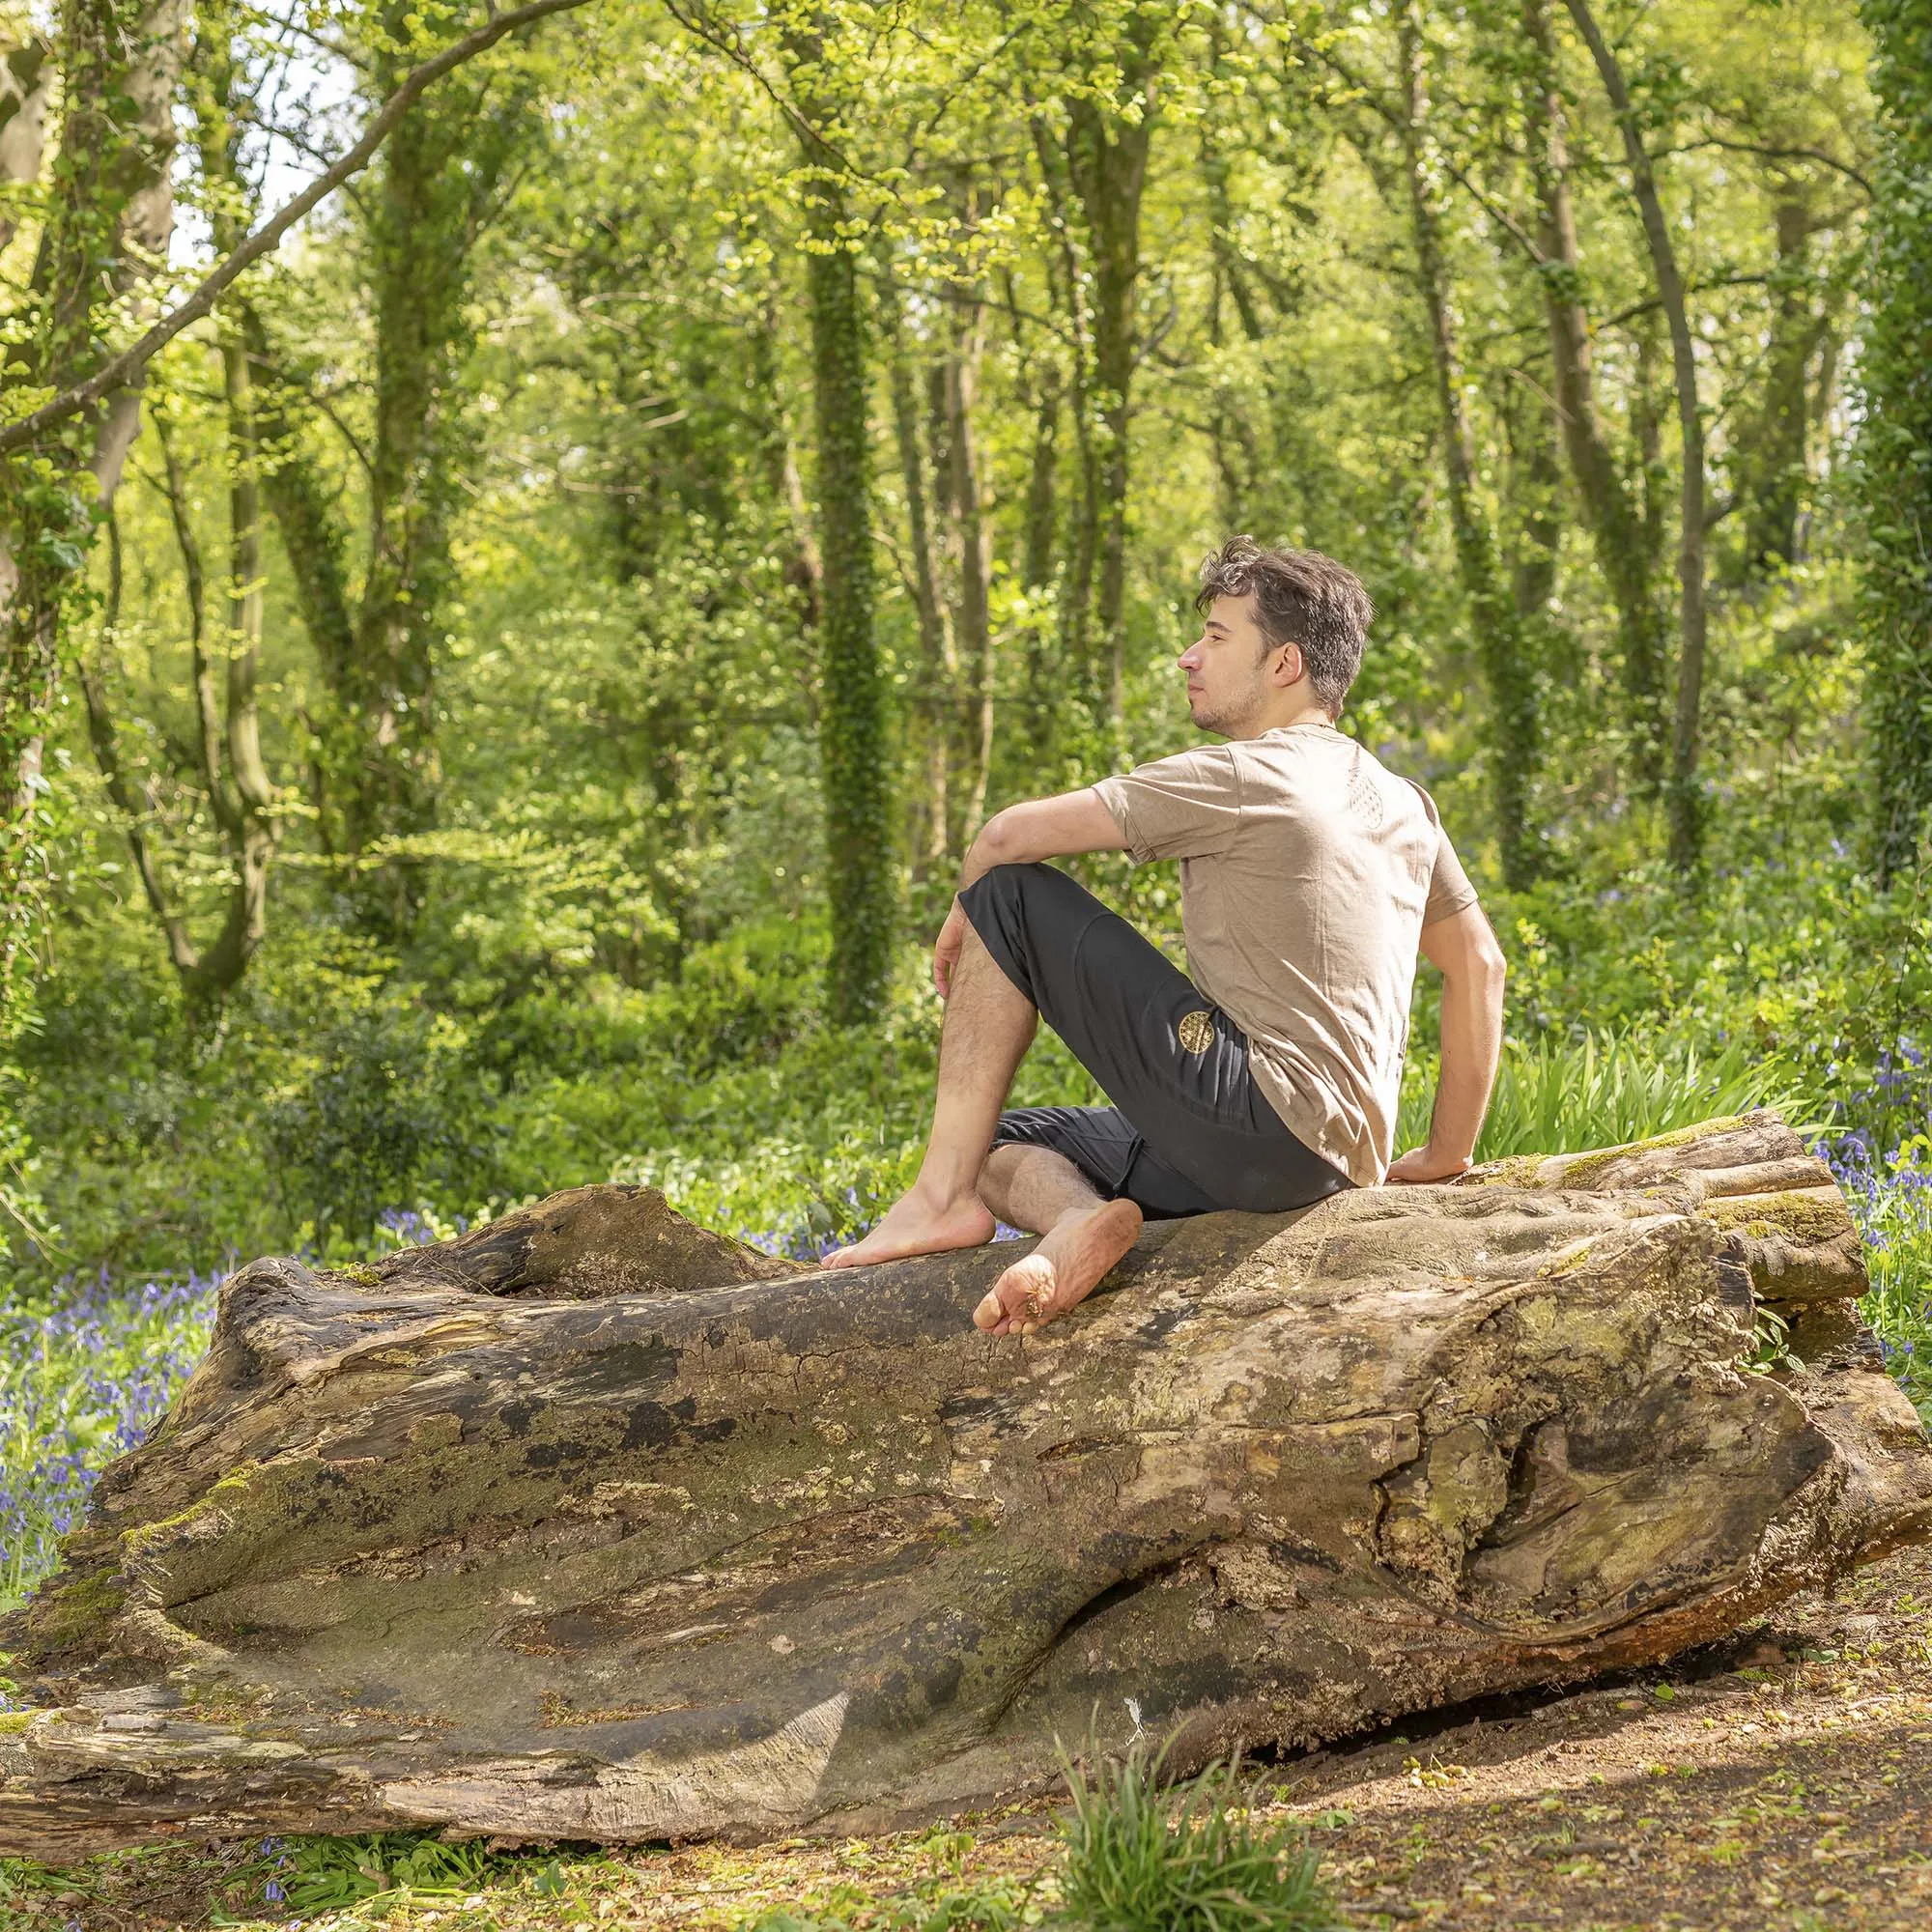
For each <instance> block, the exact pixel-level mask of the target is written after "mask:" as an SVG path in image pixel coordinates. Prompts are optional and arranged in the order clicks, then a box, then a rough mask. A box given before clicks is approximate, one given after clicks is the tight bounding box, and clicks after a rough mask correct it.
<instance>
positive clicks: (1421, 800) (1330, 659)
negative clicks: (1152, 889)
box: [826, 537, 1503, 1335]
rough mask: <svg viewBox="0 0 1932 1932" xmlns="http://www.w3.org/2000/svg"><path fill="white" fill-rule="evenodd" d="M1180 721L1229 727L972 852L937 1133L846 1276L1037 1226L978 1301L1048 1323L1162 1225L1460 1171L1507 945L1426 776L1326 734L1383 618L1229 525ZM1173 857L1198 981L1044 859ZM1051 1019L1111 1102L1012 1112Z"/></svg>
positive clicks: (1302, 1203)
mask: <svg viewBox="0 0 1932 1932" xmlns="http://www.w3.org/2000/svg"><path fill="white" fill-rule="evenodd" d="M1195 608H1196V609H1197V610H1198V611H1202V612H1203V613H1204V615H1205V616H1206V619H1207V622H1206V624H1205V626H1204V628H1203V631H1202V635H1201V637H1200V639H1198V640H1197V641H1196V642H1195V643H1194V644H1193V645H1191V646H1190V647H1189V648H1188V649H1187V650H1186V651H1184V652H1183V653H1182V654H1181V656H1180V660H1179V664H1180V668H1181V669H1182V671H1184V672H1185V673H1186V677H1187V702H1188V709H1189V710H1190V711H1191V713H1192V714H1193V718H1194V722H1195V724H1196V725H1199V726H1200V727H1201V728H1202V729H1203V730H1204V731H1210V732H1213V733H1215V734H1217V735H1218V736H1220V737H1221V738H1223V739H1225V740H1226V741H1227V742H1226V743H1224V744H1221V745H1215V746H1203V747H1201V748H1200V749H1198V750H1195V751H1191V752H1182V753H1179V754H1177V755H1176V756H1174V757H1171V758H1159V759H1156V760H1155V761H1154V762H1152V763H1151V764H1146V765H1142V766H1139V767H1138V768H1137V769H1136V770H1134V771H1132V772H1129V773H1127V774H1126V775H1125V776H1124V777H1121V778H1110V779H1103V780H1102V781H1100V782H1099V783H1098V784H1096V785H1090V786H1089V787H1087V788H1086V789H1085V790H1083V791H1075V792H1067V793H1065V794H1064V795H1063V796H1061V797H1058V798H1046V799H1036V800H1034V801H1032V802H1031V803H1029V804H1025V805H1016V806H1011V807H1009V808H1008V810H1005V811H1002V812H999V813H998V814H996V815H995V816H994V817H993V818H991V819H990V820H988V821H987V823H986V825H985V827H984V829H983V830H982V831H981V832H980V836H979V838H976V839H975V840H974V842H973V848H972V850H971V851H970V852H969V853H968V854H967V857H966V867H965V874H964V878H963V880H962V882H961V885H960V890H959V895H958V897H957V898H956V899H955V900H954V901H953V904H952V911H951V912H950V913H949V914H948V915H947V919H946V923H945V926H944V928H943V929H942V930H941V932H940V935H939V940H938V943H937V945H936V946H935V947H934V949H933V977H934V979H935V980H936V981H937V983H938V986H939V991H940V995H941V997H942V998H943V999H945V1001H946V1002H947V1009H946V1025H945V1029H944V1031H943V1033H942V1035H941V1039H940V1049H939V1093H938V1098H937V1101H936V1103H935V1105H934V1109H933V1119H932V1134H931V1138H930V1140H929V1141H928V1143H927V1146H926V1151H925V1157H924V1159H923V1162H922V1163H921V1166H920V1171H919V1178H918V1179H917V1180H916V1181H915V1182H914V1183H913V1186H912V1189H911V1191H910V1192H909V1193H908V1194H906V1196H905V1197H904V1198H903V1199H902V1200H901V1201H899V1202H898V1203H897V1204H896V1205H895V1207H894V1208H893V1209H892V1211H891V1212H890V1213H888V1214H887V1216H886V1217H885V1219H884V1220H883V1221H881V1222H880V1223H879V1225H878V1226H877V1227H876V1228H875V1229H874V1230H873V1231H872V1232H871V1233H870V1234H869V1235H867V1236H866V1237H865V1238H864V1239H863V1240H861V1241H859V1242H858V1243H856V1244H855V1245H854V1246H852V1247H849V1248H843V1249H840V1250H838V1252H836V1253H834V1254H833V1255H831V1256H829V1257H828V1258H827V1261H826V1266H828V1267H857V1266H861V1265H864V1264H867V1263H871V1262H882V1261H892V1260H895V1259H896V1258H898V1257H901V1256H905V1255H922V1254H932V1253H936V1252H938V1251H940V1250H942V1249H947V1248H966V1247H977V1246H979V1245H980V1243H981V1242H984V1241H988V1240H990V1239H991V1238H992V1236H993V1232H994V1227H995V1221H996V1219H997V1220H1003V1221H1007V1222H1009V1223H1010V1224H1012V1225H1013V1226H1015V1227H1020V1228H1027V1229H1030V1230H1032V1231H1033V1232H1035V1233H1036V1234H1038V1235H1040V1236H1043V1238H1042V1239H1041V1241H1040V1243H1039V1245H1038V1247H1037V1248H1036V1249H1035V1250H1034V1252H1033V1253H1032V1254H1031V1255H1029V1256H1028V1257H1026V1258H1025V1259H1024V1260H1022V1261H1019V1262H1016V1263H1014V1264H1013V1265H1012V1266H1011V1267H1009V1268H1008V1269H1007V1271H1006V1272H1005V1273H1004V1274H1003V1275H1002V1276H1001V1277H1000V1279H999V1280H998V1282H996V1283H995V1284H994V1286H993V1288H992V1289H991V1291H990V1292H989V1293H987V1294H986V1296H985V1298H984V1299H983V1300H982V1301H981V1302H980V1306H979V1308H978V1309H977V1310H975V1312H974V1317H973V1319H974V1321H976V1322H977V1323H978V1324H979V1325H980V1327H981V1328H984V1329H986V1330H988V1331H989V1332H991V1333H993V1334H996V1335H1006V1334H1013V1333H1018V1334H1022V1335H1025V1334H1031V1333H1032V1332H1033V1331H1034V1329H1036V1328H1037V1326H1038V1325H1039V1324H1040V1323H1041V1322H1043V1321H1052V1320H1053V1319H1054V1318H1055V1317H1056V1316H1060V1315H1065V1313H1066V1311H1067V1310H1068V1309H1069V1308H1071V1307H1073V1306H1074V1304H1075V1303H1077V1302H1078V1301H1080V1300H1081V1299H1082V1298H1083V1297H1084V1296H1085V1295H1086V1294H1087V1293H1089V1292H1090V1291H1091V1290H1092V1289H1093V1288H1094V1285H1095V1284H1096V1283H1097V1282H1098V1281H1099V1280H1100V1278H1101V1277H1102V1276H1103V1275H1104V1274H1105V1273H1106V1272H1107V1270H1108V1269H1109V1268H1110V1267H1112V1266H1113V1265H1114V1264H1115V1263H1116V1262H1117V1261H1119V1260H1120V1259H1121V1257H1122V1255H1123V1254H1125V1253H1126V1251H1127V1250H1128V1248H1130V1247H1131V1246H1132V1245H1133V1242H1134V1238H1135V1236H1137V1235H1138V1234H1139V1233H1140V1229H1141V1223H1142V1219H1143V1217H1144V1216H1145V1215H1149V1214H1151V1215H1155V1216H1171V1215H1179V1214H1200V1213H1207V1212H1210V1211H1211V1210H1213V1209H1215V1208H1248V1209H1253V1210H1257V1211H1264V1212H1283V1211H1286V1210H1287V1209H1289V1208H1302V1207H1306V1206H1308V1205H1309V1204H1310V1203H1312V1202H1316V1201H1319V1200H1321V1199H1322V1198H1323V1197H1324V1196H1326V1195H1329V1194H1333V1193H1335V1192H1337V1191H1338V1190H1340V1189H1342V1188H1345V1187H1351V1186H1354V1187H1373V1186H1376V1185H1377V1184H1378V1183H1379V1182H1380V1181H1381V1180H1382V1179H1384V1178H1386V1179H1390V1180H1398V1181H1429V1180H1443V1179H1449V1178H1451V1177H1453V1176H1455V1175H1458V1174H1461V1173H1463V1170H1464V1169H1466V1168H1467V1167H1468V1165H1469V1161H1470V1157H1471V1154H1472V1152H1473V1150H1474V1148H1475V1145H1476V1134H1477V1131H1478V1130H1479V1128H1480V1127H1481V1125H1482V1122H1483V1114H1484V1111H1485V1109H1486V1108H1487V1107H1488V1105H1489V1096H1490V1086H1491V1083H1492V1080H1493V1079H1494V1077H1495V1067H1496V1056H1497V1053H1498V1051H1499V1049H1500V1046H1501V1040H1502V996H1503V958H1502V953H1501V952H1500V951H1499V950H1498V948H1497V946H1496V942H1495V939H1494V936H1493V935H1492V932H1491V930H1490V926H1489V923H1488V921H1487V920H1485V919H1484V917H1483V914H1482V911H1481V909H1480V908H1479V907H1478V906H1477V904H1476V895H1475V891H1474V889H1473V888H1472V887H1471V886H1470V884H1469V881H1468V879H1467V877H1466V876H1465V875H1464V873H1463V868H1462V867H1461V865H1459V864H1458V863H1457V859H1456V854H1455V852H1454V850H1453V849H1452V847H1451V846H1450V843H1449V840H1448V838H1447V837H1446V835H1445V834H1444V833H1443V831H1442V828H1441V825H1440V823H1439V821H1438V820H1437V818H1436V814H1435V805H1434V803H1433V802H1432V801H1431V799H1430V797H1429V795H1428V794H1427V793H1426V792H1425V791H1423V790H1422V788H1421V787H1420V786H1419V785H1416V784H1413V783H1411V782H1409V781H1406V780H1403V779H1400V778H1397V777H1395V776H1393V775H1392V774H1391V773H1389V772H1387V771H1385V770H1384V769H1383V768H1382V766H1381V765H1380V764H1378V762H1377V760H1376V759H1375V758H1374V757H1372V756H1371V755H1370V754H1369V753H1368V752H1367V751H1365V750H1364V749H1363V748H1362V747H1361V746H1360V745H1358V744H1357V743H1355V741H1354V740H1353V739H1351V738H1349V737H1347V736H1345V735H1344V734H1343V733H1342V732H1340V731H1338V730H1337V729H1336V728H1335V720H1336V718H1337V717H1338V716H1339V715H1340V713H1341V709H1342V701H1343V698H1344V697H1345V696H1347V694H1348V690H1349V686H1350V683H1352V682H1353V680H1354V676H1355V673H1356V671H1357V670H1358V669H1359V668H1360V667H1361V661H1362V647H1363V644H1364V642H1365V640H1366V638H1367V634H1368V627H1369V620H1370V618H1371V617H1372V616H1373V615H1374V611H1373V607H1372V606H1371V605H1370V603H1369V599H1368V595H1367V593H1366V592H1365V591H1364V590H1363V588H1362V586H1361V584H1360V583H1359V582H1357V581H1356V579H1355V578H1354V577H1353V576H1352V575H1351V574H1350V572H1349V571H1347V570H1345V569H1343V568H1342V566H1341V565H1340V564H1338V563H1336V562H1334V561H1333V560H1332V559H1331V558H1329V557H1325V556H1322V555H1321V554H1318V553H1316V552H1313V551H1291V550H1264V549H1262V548H1260V547H1259V546H1258V545H1256V544H1255V543H1254V541H1253V540H1252V539H1251V538H1248V537H1236V538H1234V539H1232V540H1231V541H1230V542H1229V543H1227V544H1226V545H1225V546H1223V548H1222V549H1221V551H1220V552H1219V554H1216V555H1214V556H1210V557H1208V559H1207V561H1206V562H1205V563H1204V564H1203V565H1202V570H1201V590H1200V594H1199V596H1197V598H1196V599H1195ZM1122 848H1124V849H1125V850H1127V851H1128V852H1130V853H1132V855H1133V857H1134V859H1135V860H1136V862H1138V863H1140V864H1143V865H1145V864H1147V863H1149V862H1150V861H1152V860H1156V859H1179V861H1180V890H1181V927H1182V931H1183V934H1184V936H1185V938H1186V942H1187V957H1188V966H1189V969H1190V972H1191V974H1192V976H1193V977H1192V978H1191V979H1190V978H1189V977H1188V976H1187V975H1184V974H1182V973H1180V972H1179V971H1177V970H1176V968H1175V967H1174V966H1172V965H1171V964H1170V963H1169V962H1168V961H1167V960H1166V959H1165V958H1164V957H1163V956H1162V954H1161V953H1160V952H1158V951H1156V949H1155V948H1154V947H1152V946H1151V945H1150V944H1149V943H1148V941H1147V940H1145V939H1143V938H1142V937H1141V936H1140V934H1139V933H1137V932H1135V931H1134V929H1133V928H1132V927H1131V926H1130V925H1128V924H1127V923H1126V922H1125V921H1124V920H1122V919H1121V918H1120V917H1119V916H1118V915H1117V914H1114V913H1111V912H1109V911H1108V910H1107V909H1106V907H1104V906H1103V905H1101V904H1100V902H1099V901H1098V900H1097V899H1095V898H1094V896H1093V895H1091V894H1089V893H1088V892H1086V891H1085V890H1084V889H1083V888H1082V887H1080V886H1079V885H1077V884H1075V883H1074V881H1073V880H1071V879H1070V878H1068V877H1067V876H1066V875H1065V873H1062V872H1058V871H1055V870H1053V869H1052V868H1051V867H1047V866H1044V865H1041V864H1039V863H1038V862H1039V861H1041V860H1044V859H1051V858H1059V857H1064V856H1067V855H1070V854H1073V853H1077V852H1102V851H1117V850H1120V849H1122ZM1418 945H1419V946H1420V949H1421V951H1422V952H1424V953H1425V954H1426V955H1427V956H1428V957H1429V959H1430V960H1431V961H1432V962H1433V963H1434V964H1435V966H1437V967H1439V968H1440V969H1441V973H1442V1065H1441V1075H1440V1078H1439V1080H1438V1082H1437V1085H1436V1092H1435V1111H1434V1114H1433V1117H1432V1119H1431V1122H1430V1132H1429V1143H1428V1145H1427V1146H1426V1147H1422V1148H1418V1149H1415V1150H1414V1151H1411V1152H1408V1153H1406V1154H1404V1155H1403V1157H1402V1158H1401V1159H1400V1160H1398V1161H1397V1162H1396V1163H1395V1164H1394V1166H1393V1167H1391V1166H1389V1164H1388V1162H1389V1153H1390V1147H1391V1141H1392V1137H1393V1133H1394V1123H1395V1113H1396V1102H1397V1093H1398V1089H1399V1088H1400V1085H1401V1081H1402V1063H1403V1054H1404V1051H1405V1049H1406V1046H1407V1041H1408V1006H1409V994H1410V991H1411V988H1412V986H1413V982H1414V978H1415V958H1416V951H1417V947H1418ZM1041 1015H1044V1016H1045V1019H1046V1022H1047V1024H1048V1025H1049V1026H1050V1027H1052V1028H1053V1030H1054V1031H1055V1032H1056V1033H1057V1034H1059V1035H1060V1037H1062V1038H1063V1039H1064V1040H1065V1042H1066V1044H1067V1045H1068V1046H1069V1047H1070V1048H1071V1049H1072V1051H1073V1053H1074V1055H1075V1056H1076V1058H1078V1060H1079V1061H1080V1063H1081V1065H1084V1066H1085V1067H1086V1068H1087V1070H1088V1071H1089V1072H1090V1073H1092V1074H1093V1076H1094V1079H1095V1080H1096V1081H1097V1082H1098V1083H1099V1085H1100V1087H1101V1089H1102V1090H1103V1091H1104V1092H1105V1093H1106V1094H1107V1095H1108V1097H1109V1098H1110V1099H1111V1100H1112V1101H1113V1102H1114V1105H1113V1106H1112V1107H1097V1108H1096V1107H1033V1108H1023V1109H1020V1110H1019V1111H1017V1112H1013V1113H1002V1112H1001V1109H1002V1107H1003V1106H1004V1105H1005V1102H1006V1097H1007V1091H1008V1089H1009V1087H1010V1085H1011V1084H1012V1078H1013V1074H1014V1072H1015V1071H1016V1069H1017V1068H1018V1066H1019V1063H1020V1061H1021V1059H1022V1057H1023V1056H1024V1055H1025V1053H1026V1050H1027V1047H1028V1045H1029V1044H1030V1043H1031V1042H1032V1039H1033V1036H1034V1031H1035V1028H1036V1026H1037V1022H1038V1020H1039V1018H1040V1016H1041Z"/></svg>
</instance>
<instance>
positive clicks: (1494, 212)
mask: <svg viewBox="0 0 1932 1932" xmlns="http://www.w3.org/2000/svg"><path fill="white" fill-rule="evenodd" d="M1293 38H1294V45H1295V48H1296V50H1297V51H1298V52H1300V53H1303V54H1305V55H1306V56H1307V57H1308V58H1309V59H1310V60H1317V61H1320V62H1321V64H1322V66H1323V67H1325V68H1328V69H1329V70H1330V71H1333V72H1334V73H1335V74H1337V75H1338V76H1339V77H1340V78H1341V79H1342V80H1343V81H1344V82H1346V83H1347V85H1348V86H1349V87H1350V88H1351V89H1352V90H1353V91H1354V92H1355V93H1356V94H1358V95H1360V96H1361V98H1362V99H1363V100H1364V101H1366V102H1367V104H1368V105H1369V106H1370V107H1372V108H1373V109H1374V110H1375V111H1376V113H1377V114H1378V115H1379V116H1380V117H1381V118H1382V120H1384V121H1385V122H1387V123H1388V125H1389V126H1390V127H1391V128H1394V129H1396V130H1397V132H1400V131H1401V128H1402V121H1401V118H1400V116H1398V115H1397V113H1396V111H1395V109H1394V108H1393V107H1391V106H1390V105H1389V104H1388V102H1387V101H1386V100H1384V99H1382V98H1381V97H1380V96H1379V95H1378V93H1377V92H1376V90H1375V89H1374V88H1373V87H1371V86H1370V85H1369V84H1368V83H1367V82H1366V81H1364V80H1360V79H1358V78H1357V77H1356V76H1355V75H1354V74H1353V73H1352V72H1350V70H1349V67H1348V65H1347V63H1346V62H1344V61H1343V60H1342V59H1341V57H1340V56H1339V55H1337V54H1334V53H1331V52H1330V51H1329V50H1328V49H1327V48H1326V47H1319V46H1317V45H1316V44H1315V43H1314V42H1313V41H1307V40H1303V39H1302V37H1301V36H1300V35H1299V34H1296V35H1295V36H1294V37H1293ZM1436 158H1437V160H1439V161H1440V162H1441V163H1442V169H1443V172H1444V173H1445V174H1447V175H1448V177H1449V178H1450V180H1451V181H1453V182H1454V183H1455V184H1456V185H1457V186H1458V187H1460V188H1461V189H1462V190H1463V193H1464V194H1466V195H1467V196H1468V197H1469V199H1470V200H1471V201H1473V202H1474V203H1475V204H1476V206H1477V207H1478V208H1480V209H1481V210H1482V211H1483V213H1485V214H1487V215H1488V216H1489V217H1490V219H1491V220H1492V221H1493V222H1494V223H1495V224H1496V226H1497V227H1498V228H1500V229H1501V230H1502V231H1503V233H1504V234H1505V235H1507V236H1508V237H1509V238H1510V240H1511V241H1514V242H1515V243H1516V244H1517V246H1518V247H1519V248H1520V249H1521V250H1522V251H1523V253H1524V254H1526V255H1527V256H1528V257H1529V259H1530V260H1531V261H1532V262H1533V263H1534V264H1535V265H1536V266H1537V267H1538V268H1541V267H1542V266H1543V250H1542V249H1540V248H1539V247H1538V246H1537V245H1536V242H1535V240H1534V238H1532V237H1531V235H1530V234H1529V232H1528V231H1527V230H1526V229H1525V228H1523V226H1522V225H1521V223H1520V222H1519V221H1517V220H1516V219H1515V217H1514V216H1513V215H1511V213H1509V211H1508V210H1507V209H1505V208H1501V207H1499V206H1497V204H1496V203H1495V202H1493V201H1492V200H1491V199H1490V197H1489V196H1488V195H1486V194H1485V193H1484V192H1483V190H1482V189H1481V188H1479V187H1478V186H1477V185H1476V184H1475V183H1474V182H1472V181H1471V180H1470V179H1469V177H1468V176H1467V175H1466V174H1464V173H1463V170H1462V169H1461V168H1459V167H1458V166H1457V165H1456V163H1455V162H1454V161H1453V160H1451V159H1450V158H1449V156H1448V154H1447V153H1446V151H1444V150H1442V149H1440V148H1438V149H1437V150H1436Z"/></svg>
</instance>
